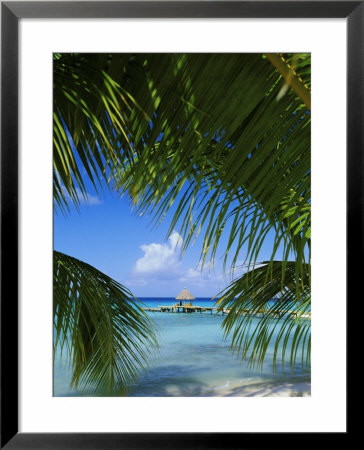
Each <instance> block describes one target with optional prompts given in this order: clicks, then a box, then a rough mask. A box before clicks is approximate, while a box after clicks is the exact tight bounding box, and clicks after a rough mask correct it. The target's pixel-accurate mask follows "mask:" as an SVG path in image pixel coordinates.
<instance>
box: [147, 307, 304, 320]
mask: <svg viewBox="0 0 364 450" xmlns="http://www.w3.org/2000/svg"><path fill="white" fill-rule="evenodd" d="M218 309H219V308H218V307H217V306H197V305H196V306H195V305H178V304H177V305H163V306H157V307H155V308H148V307H144V308H143V310H144V311H151V312H167V313H185V314H190V313H200V314H201V313H210V314H213V313H215V314H216V315H217V314H221V315H225V314H229V312H230V309H223V310H222V311H218ZM241 314H242V315H243V316H246V315H251V314H252V313H251V311H250V310H242V311H241ZM265 314H271V315H272V316H273V317H274V318H276V319H281V318H282V317H284V316H287V315H289V316H290V317H291V318H292V319H296V318H297V316H298V313H297V312H295V311H285V312H283V311H282V312H281V313H280V312H279V311H276V312H274V313H273V312H272V313H270V312H269V311H255V312H254V316H256V317H263V316H264V315H265ZM301 318H304V319H311V314H302V315H301Z"/></svg>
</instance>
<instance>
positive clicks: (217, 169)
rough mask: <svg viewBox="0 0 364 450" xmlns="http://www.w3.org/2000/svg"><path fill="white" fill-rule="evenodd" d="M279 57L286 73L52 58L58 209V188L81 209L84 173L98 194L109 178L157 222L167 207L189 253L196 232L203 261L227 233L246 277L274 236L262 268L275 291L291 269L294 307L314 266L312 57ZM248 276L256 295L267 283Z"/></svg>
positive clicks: (233, 60)
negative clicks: (308, 103)
mask: <svg viewBox="0 0 364 450" xmlns="http://www.w3.org/2000/svg"><path fill="white" fill-rule="evenodd" d="M279 58H280V59H281V60H282V61H283V63H284V70H283V68H281V69H282V70H277V68H276V67H275V65H273V64H272V63H271V62H270V61H269V58H267V57H266V56H265V55H261V54H134V55H131V54H129V55H128V54H122V55H118V54H107V55H106V54H105V55H87V54H83V55H70V54H68V55H63V54H62V55H58V56H57V55H56V57H55V59H54V66H55V100H54V104H55V108H54V111H55V119H54V124H55V125H54V126H55V133H54V136H55V144H54V148H55V169H54V192H55V201H56V203H57V204H58V205H59V206H61V207H62V206H63V207H64V206H65V205H66V206H67V198H66V195H65V192H67V193H68V195H69V196H70V197H71V199H72V200H73V201H75V202H77V201H78V190H77V187H79V189H80V191H81V193H82V195H84V196H85V195H87V194H86V189H85V185H84V179H83V178H84V177H83V176H81V168H82V166H83V168H84V169H85V171H86V174H87V176H88V177H89V178H90V179H91V181H92V182H93V183H94V185H95V187H96V186H97V183H99V184H102V182H103V180H104V181H106V182H107V184H108V185H109V186H113V187H115V188H116V189H118V190H120V192H127V193H128V194H129V195H130V196H131V198H132V199H133V201H134V202H135V203H136V204H137V205H138V208H139V210H140V212H144V213H145V212H150V213H151V214H152V216H153V217H154V220H155V223H160V221H161V220H163V219H164V218H165V217H166V216H167V214H168V213H169V212H170V210H171V208H172V206H173V214H172V217H171V221H170V228H169V232H172V231H173V229H175V228H177V229H179V230H180V232H181V234H182V237H183V240H184V249H186V248H187V246H188V245H189V244H190V243H191V242H192V241H193V240H194V239H196V238H197V236H198V235H199V234H200V235H201V236H202V241H203V243H202V248H201V261H202V262H203V263H204V262H205V261H206V260H207V259H209V260H212V261H213V259H214V257H215V255H216V253H217V249H218V247H219V245H220V242H221V237H222V236H223V235H225V236H227V240H226V242H227V244H226V246H225V248H224V251H225V255H226V258H225V264H227V263H228V259H229V261H230V264H231V267H234V266H235V265H236V262H237V260H238V259H240V257H241V253H242V251H244V253H245V262H246V263H247V264H248V269H252V268H254V266H255V265H256V263H257V261H259V254H260V250H261V248H262V246H263V245H264V243H265V242H267V238H268V237H269V236H271V235H272V234H273V236H274V238H273V243H272V248H271V258H270V260H269V261H268V264H267V266H266V267H265V270H266V272H267V273H268V272H270V273H271V274H274V277H273V278H274V279H276V282H277V283H278V282H279V281H280V282H281V283H282V282H283V281H284V279H285V277H286V276H287V274H286V272H287V271H288V269H289V273H290V274H294V276H292V277H291V282H290V284H289V286H290V288H289V291H287V292H289V299H290V300H289V301H293V300H294V298H295V296H297V298H298V299H300V298H301V294H302V283H303V280H306V279H307V276H308V275H307V273H309V270H307V267H308V265H309V263H310V217H311V214H310V209H311V207H310V205H311V185H310V164H311V163H310V112H309V111H308V110H307V106H306V105H305V98H304V97H305V95H306V94H307V96H308V95H309V91H310V84H311V82H310V74H311V71H310V62H311V58H310V55H309V54H281V55H279ZM286 68H288V69H287V70H288V74H290V73H291V72H292V73H294V77H295V81H297V80H298V81H297V82H299V83H298V84H299V86H300V88H302V92H303V93H302V92H301V91H300V90H297V89H294V85H297V83H289V82H288V81H289V76H288V75H287V73H286V72H285V69H286ZM284 77H285V78H284ZM296 78H297V79H296ZM292 87H293V89H292ZM296 87H297V86H296ZM300 93H301V94H300ZM279 253H280V254H281V255H280V256H279V258H280V259H282V262H279V263H278V264H280V266H281V269H280V270H277V269H276V264H277V263H276V261H275V259H277V258H278V255H279ZM292 260H293V262H292ZM248 279H249V280H250V281H252V283H253V284H252V289H253V288H254V291H255V288H257V286H258V284H257V283H258V281H259V282H260V281H262V279H261V278H260V277H257V276H254V277H247V278H244V284H245V282H246V281H247V280H248ZM308 279H309V277H308ZM236 283H237V284H236ZM236 283H235V284H234V286H236V288H234V287H232V289H233V290H232V291H231V292H238V293H239V292H240V291H239V289H240V288H241V286H240V284H239V282H236ZM292 283H294V284H295V287H294V289H293V287H292ZM304 285H305V286H306V287H305V289H306V290H305V301H306V300H307V301H308V299H309V295H308V289H309V288H308V287H307V286H309V281H308V282H306V281H305V283H304ZM238 286H240V287H238ZM277 286H278V284H277V285H276V287H277ZM234 289H236V290H235V291H234ZM272 289H273V288H272ZM268 291H269V290H268ZM268 291H267V292H268ZM273 291H274V289H273V290H272V292H271V293H273ZM247 292H248V291H247ZM249 292H251V291H249ZM239 295H240V294H239ZM284 295H286V296H288V293H285V294H284ZM229 298H231V300H232V299H233V297H231V296H230V297H229ZM287 301H288V297H287ZM296 306H297V305H296ZM231 320H232V319H231ZM307 322H308V321H307V320H306V322H305V323H307ZM263 323H264V322H263ZM288 323H290V324H292V322H287V324H288ZM305 326H306V325H305ZM295 329H297V327H296V328H295ZM290 330H291V328H290V326H288V325H287V326H286V327H283V328H282V337H280V342H285V341H284V339H285V337H284V336H288V337H289V336H291V335H292V332H291V331H290ZM305 333H306V331H305ZM263 334H264V333H263ZM298 335H299V336H300V333H299V334H298ZM305 336H306V334H305ZM259 342H260V341H259ZM287 342H288V341H287ZM293 342H296V340H294V341H293ZM287 345H288V344H287V343H286V346H287ZM263 347H264V346H263ZM263 347H262V348H263ZM261 354H263V353H261Z"/></svg>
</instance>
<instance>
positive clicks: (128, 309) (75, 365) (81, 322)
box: [53, 251, 157, 395]
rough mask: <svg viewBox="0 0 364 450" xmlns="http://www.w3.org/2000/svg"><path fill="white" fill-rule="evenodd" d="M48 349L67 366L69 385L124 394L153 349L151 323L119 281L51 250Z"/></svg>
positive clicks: (82, 388) (111, 393)
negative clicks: (51, 320)
mask: <svg viewBox="0 0 364 450" xmlns="http://www.w3.org/2000/svg"><path fill="white" fill-rule="evenodd" d="M53 286H54V287H53V302H54V306H53V314H54V330H55V331H54V353H55V352H56V351H60V352H61V354H64V353H65V356H66V359H67V360H68V361H70V362H71V365H72V371H73V376H72V382H71V384H72V386H74V387H76V388H79V389H81V390H86V391H89V392H92V393H94V394H95V395H115V394H117V395H124V394H125V393H126V392H127V389H128V387H129V386H130V385H131V384H132V383H133V382H135V380H136V377H137V375H138V373H139V372H140V370H141V369H142V368H144V367H145V365H146V363H147V359H148V355H149V353H150V351H152V350H154V349H156V346H157V342H156V338H155V326H154V324H153V322H152V321H151V320H150V318H149V317H148V316H147V315H146V314H145V313H144V311H143V310H142V309H141V308H140V307H139V306H138V305H137V304H136V303H135V302H134V300H135V299H134V298H133V296H132V294H131V293H130V292H129V291H128V290H127V289H126V288H124V287H123V286H122V285H120V284H119V283H117V282H116V281H114V280H113V279H111V278H109V277H108V276H106V275H105V274H103V273H102V272H100V271H98V270H97V269H95V268H94V267H92V266H90V265H89V264H86V263H84V262H82V261H80V260H78V259H76V258H73V257H71V256H68V255H65V254H64V253H60V252H57V251H55V252H54V284H53Z"/></svg>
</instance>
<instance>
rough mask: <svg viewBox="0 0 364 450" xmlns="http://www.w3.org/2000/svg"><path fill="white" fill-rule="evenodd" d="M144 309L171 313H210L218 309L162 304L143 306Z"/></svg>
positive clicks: (215, 307) (214, 307)
mask: <svg viewBox="0 0 364 450" xmlns="http://www.w3.org/2000/svg"><path fill="white" fill-rule="evenodd" d="M143 309H144V311H153V312H171V313H187V314H188V313H200V314H201V313H203V312H210V314H212V313H213V312H215V314H217V310H218V309H219V308H218V307H217V306H194V305H191V306H190V305H164V306H158V307H157V308H143Z"/></svg>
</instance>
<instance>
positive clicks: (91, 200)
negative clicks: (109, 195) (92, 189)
mask: <svg viewBox="0 0 364 450" xmlns="http://www.w3.org/2000/svg"><path fill="white" fill-rule="evenodd" d="M62 191H63V194H64V196H65V198H66V200H67V201H68V202H70V203H72V198H71V196H70V194H69V193H68V192H67V189H66V188H65V186H63V185H62ZM76 194H77V196H78V198H79V200H80V203H81V205H101V204H102V200H101V199H100V198H99V197H98V196H97V195H92V194H89V193H88V192H86V196H87V198H86V199H85V198H84V196H83V194H82V191H81V189H80V188H78V187H76Z"/></svg>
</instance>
